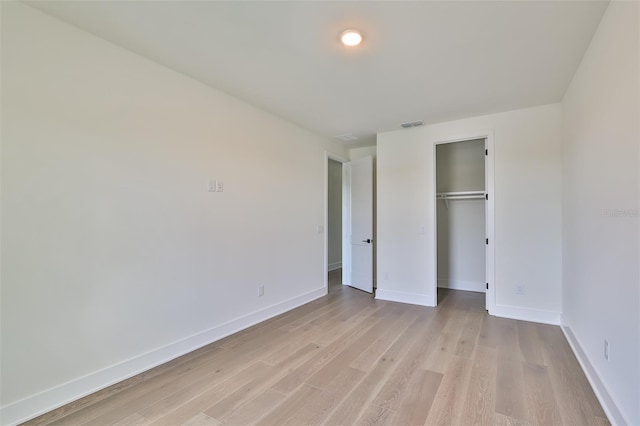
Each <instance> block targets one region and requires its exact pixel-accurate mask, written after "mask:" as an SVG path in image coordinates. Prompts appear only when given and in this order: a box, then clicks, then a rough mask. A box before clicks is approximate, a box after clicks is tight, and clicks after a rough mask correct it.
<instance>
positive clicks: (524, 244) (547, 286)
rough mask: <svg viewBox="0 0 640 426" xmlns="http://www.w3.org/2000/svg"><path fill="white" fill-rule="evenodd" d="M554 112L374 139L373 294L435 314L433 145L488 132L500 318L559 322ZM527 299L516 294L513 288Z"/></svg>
mask: <svg viewBox="0 0 640 426" xmlns="http://www.w3.org/2000/svg"><path fill="white" fill-rule="evenodd" d="M561 120H562V108H561V105H560V104H553V105H545V106H541V107H535V108H528V109H522V110H517V111H509V112H504V113H500V114H492V115H487V116H482V117H476V118H470V119H466V120H459V121H453V122H448V123H441V124H436V125H430V126H425V127H423V128H415V129H407V130H398V131H394V132H388V133H382V134H379V135H378V144H377V167H378V169H377V172H378V182H377V183H378V289H379V290H382V292H381V293H382V297H384V298H387V297H395V296H397V298H404V299H405V300H413V301H415V303H421V304H427V305H433V304H434V303H435V300H433V296H432V295H433V294H434V293H435V292H431V289H433V288H434V286H435V283H434V280H435V278H434V273H433V271H434V253H433V251H434V244H433V238H434V226H435V221H434V217H433V212H434V191H435V185H434V182H433V181H434V176H435V173H434V170H433V144H434V143H435V142H437V141H441V140H454V139H457V138H460V137H468V136H469V135H473V134H477V135H480V134H485V133H486V132H487V131H489V130H492V131H493V134H494V143H495V152H494V158H495V194H490V196H491V195H493V196H494V197H495V198H494V202H495V259H496V260H495V284H494V285H495V291H496V300H495V302H496V308H495V309H494V311H493V313H494V314H497V315H502V316H510V317H517V318H523V319H531V320H536V321H542V322H552V323H558V322H559V315H560V307H561V282H560V280H561V241H560V234H561V230H560V223H561V212H560V192H561V191H560V186H561V179H560V176H561V170H560V162H561V152H560V137H561ZM517 285H522V286H524V290H525V294H523V295H518V294H516V286H517Z"/></svg>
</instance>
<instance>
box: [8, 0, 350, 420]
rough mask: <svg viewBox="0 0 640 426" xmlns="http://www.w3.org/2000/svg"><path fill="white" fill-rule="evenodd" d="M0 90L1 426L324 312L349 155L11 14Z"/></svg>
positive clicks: (29, 15) (87, 39)
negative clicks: (299, 315)
mask: <svg viewBox="0 0 640 426" xmlns="http://www.w3.org/2000/svg"><path fill="white" fill-rule="evenodd" d="M2 89H3V91H2V154H3V155H2V231H3V233H2V277H1V278H2V378H1V382H2V389H1V391H2V392H1V394H2V402H1V403H2V405H3V409H2V422H3V423H12V422H15V421H17V420H20V419H23V418H25V417H29V416H31V415H35V414H38V413H39V412H42V411H43V410H46V409H49V408H52V407H55V406H56V405H59V404H61V403H64V402H67V401H68V400H69V399H72V398H74V397H77V396H79V395H82V394H84V393H86V392H90V391H93V390H96V389H97V388H99V387H101V386H104V385H107V384H110V383H113V382H114V381H117V380H119V379H122V378H123V377H126V376H129V375H132V374H134V373H137V372H139V371H142V370H145V369H147V368H149V367H151V366H153V365H155V364H158V363H161V362H163V361H166V360H167V359H169V358H172V357H175V356H176V355H178V354H180V353H184V352H188V351H190V350H192V349H194V348H195V347H197V346H200V345H203V344H205V343H207V342H209V341H211V340H215V339H217V338H219V337H221V336H223V335H225V334H229V333H231V332H233V331H235V330H237V329H239V328H243V327H246V326H248V325H249V324H252V323H255V322H258V321H260V320H262V319H264V318H267V317H269V316H272V315H274V314H276V313H279V312H281V311H283V310H287V309H289V308H291V307H294V306H296V305H299V304H301V303H304V302H306V301H308V300H311V299H313V298H316V297H319V296H321V295H323V294H325V292H326V288H325V287H324V277H325V270H324V268H325V266H324V259H323V256H324V255H323V252H324V242H323V239H324V238H323V235H319V234H318V233H317V227H318V226H319V225H322V224H324V223H325V222H324V221H325V204H326V200H325V199H324V198H325V196H324V192H323V190H322V189H323V188H324V187H325V184H326V181H325V179H326V169H325V168H326V157H325V150H329V151H330V152H331V153H332V154H333V155H336V156H340V157H346V156H347V155H348V153H347V152H346V150H343V149H340V148H338V147H337V146H336V145H333V144H330V143H327V142H326V141H325V140H324V139H322V138H320V137H318V136H316V135H313V134H311V133H309V132H308V131H305V130H303V129H300V128H298V127H296V126H295V125H292V124H290V123H288V122H286V121H283V120H281V119H279V118H276V117H275V116H273V115H270V114H268V113H266V112H263V111H260V110H258V109H255V108H253V107H251V106H249V105H247V104H245V103H243V102H240V101H238V100H236V99H234V98H232V97H230V96H228V95H226V94H224V93H222V92H219V91H217V90H214V89H212V88H210V87H207V86H204V85H203V84H200V83H199V82H197V81H194V80H192V79H190V78H187V77H185V76H183V75H181V74H178V73H176V72H174V71H171V70H169V69H167V68H164V67H162V66H159V65H157V64H155V63H152V62H149V61H148V60H146V59H144V58H142V57H139V56H137V55H135V54H132V53H130V52H128V51H125V50H123V49H121V48H119V47H116V46H114V45H112V44H109V43H107V42H105V41H103V40H101V39H98V38H96V37H93V36H91V35H89V34H87V33H85V32H83V31H80V30H78V29H77V28H75V27H72V26H69V25H67V24H64V23H62V22H61V21H58V20H56V19H53V18H50V17H48V16H46V15H44V14H42V13H41V12H39V11H36V10H34V9H32V8H30V7H28V6H25V5H23V4H21V3H16V2H2ZM209 177H211V178H214V179H220V180H223V181H224V192H223V193H210V192H207V179H208V178H209ZM248 266H250V267H248ZM259 284H262V285H264V286H265V295H264V297H262V298H258V293H257V287H258V285H259ZM56 386H59V387H58V388H55V389H53V388H54V387H56ZM40 392H42V393H40Z"/></svg>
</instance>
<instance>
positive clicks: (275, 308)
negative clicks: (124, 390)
mask: <svg viewBox="0 0 640 426" xmlns="http://www.w3.org/2000/svg"><path fill="white" fill-rule="evenodd" d="M326 294H327V289H326V288H325V287H323V288H320V289H317V290H313V291H310V292H308V293H305V294H302V295H300V296H296V297H294V298H291V299H289V300H285V301H284V302H280V303H276V304H275V305H271V306H268V307H266V308H263V309H260V310H258V311H255V312H252V313H250V314H247V315H244V316H241V317H239V318H236V319H234V320H231V321H228V322H226V323H223V324H220V325H217V326H215V327H212V328H210V329H208V330H205V331H202V332H200V333H197V334H194V335H192V336H189V337H186V338H184V339H181V340H178V341H176V342H173V343H170V344H168V345H165V346H163V347H160V348H157V349H154V350H152V351H149V352H147V353H144V354H141V355H138V356H136V357H133V358H130V359H128V360H126V361H123V362H120V363H118V364H115V365H111V366H109V367H106V368H104V369H102V370H98V371H96V372H93V373H90V374H88V375H86V376H82V377H79V378H77V379H74V380H71V381H69V382H66V383H63V384H61V385H58V386H55V387H53V388H50V389H47V390H45V391H42V392H39V393H37V394H35V395H31V396H29V397H27V398H24V399H21V400H19V401H16V402H13V403H11V404H8V405H5V406H4V407H2V408H0V419H1V423H2V425H15V424H18V423H22V422H24V421H27V420H30V419H32V418H34V417H37V416H39V415H41V414H44V413H46V412H48V411H51V410H54V409H56V408H58V407H62V406H63V405H65V404H68V403H70V402H73V401H75V400H77V399H80V398H82V397H84V396H87V395H90V394H92V393H94V392H97V391H99V390H101V389H104V388H106V387H108V386H111V385H113V384H116V383H118V382H121V381H122V380H126V379H128V378H130V377H133V376H135V375H137V374H140V373H142V372H144V371H147V370H149V369H151V368H153V367H156V366H158V365H161V364H164V363H166V362H168V361H171V360H172V359H175V358H177V357H179V356H181V355H184V354H186V353H189V352H192V351H194V350H196V349H198V348H201V347H203V346H206V345H208V344H210V343H212V342H215V341H217V340H220V339H222V338H223V337H226V336H229V335H231V334H233V333H237V332H238V331H240V330H243V329H245V328H248V327H251V326H252V325H255V324H257V323H259V322H262V321H265V320H267V319H269V318H273V317H275V316H277V315H280V314H282V313H284V312H287V311H290V310H291V309H294V308H297V307H298V306H300V305H304V304H305V303H309V302H311V301H312V300H315V299H318V298H320V297H322V296H324V295H326Z"/></svg>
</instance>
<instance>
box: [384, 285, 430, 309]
mask: <svg viewBox="0 0 640 426" xmlns="http://www.w3.org/2000/svg"><path fill="white" fill-rule="evenodd" d="M376 299H379V300H388V301H390V302H400V303H409V304H411V305H420V306H435V305H434V303H433V302H432V301H431V300H429V297H428V296H427V295H426V294H417V293H405V292H403V291H393V290H384V289H380V288H379V289H377V290H376Z"/></svg>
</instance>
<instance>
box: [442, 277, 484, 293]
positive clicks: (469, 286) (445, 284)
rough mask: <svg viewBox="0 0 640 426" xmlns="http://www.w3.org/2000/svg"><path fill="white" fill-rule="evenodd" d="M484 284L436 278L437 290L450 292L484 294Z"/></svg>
mask: <svg viewBox="0 0 640 426" xmlns="http://www.w3.org/2000/svg"><path fill="white" fill-rule="evenodd" d="M485 285H486V284H485V283H484V282H483V281H463V280H451V279H444V278H442V279H440V278H438V287H439V288H448V289H451V290H464V291H475V292H478V293H484V292H485Z"/></svg>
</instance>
